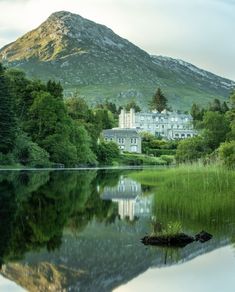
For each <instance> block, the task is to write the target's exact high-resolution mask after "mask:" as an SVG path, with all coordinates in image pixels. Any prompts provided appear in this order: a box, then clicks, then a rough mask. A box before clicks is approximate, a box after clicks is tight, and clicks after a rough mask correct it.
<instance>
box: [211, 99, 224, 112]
mask: <svg viewBox="0 0 235 292" xmlns="http://www.w3.org/2000/svg"><path fill="white" fill-rule="evenodd" d="M221 106H222V105H221V103H220V100H219V99H217V98H215V99H214V100H213V102H212V103H211V104H210V106H209V111H211V112H219V113H221V112H222V107H221Z"/></svg>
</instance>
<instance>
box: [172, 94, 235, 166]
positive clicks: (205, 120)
mask: <svg viewBox="0 0 235 292" xmlns="http://www.w3.org/2000/svg"><path fill="white" fill-rule="evenodd" d="M191 115H192V117H193V123H194V127H195V128H196V129H197V130H198V136H197V137H193V138H189V139H186V140H184V141H181V142H180V143H179V145H178V147H177V151H176V160H178V161H179V162H187V161H195V160H197V159H201V158H202V159H203V161H204V163H211V162H214V161H216V160H220V161H222V163H223V164H225V165H226V166H228V167H234V166H235V92H233V93H231V95H230V98H229V102H228V103H226V102H223V103H221V102H220V101H219V100H218V99H214V101H213V102H212V103H211V104H209V106H208V107H207V108H201V107H200V106H198V105H197V104H193V105H192V108H191Z"/></svg>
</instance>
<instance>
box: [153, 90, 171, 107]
mask: <svg viewBox="0 0 235 292" xmlns="http://www.w3.org/2000/svg"><path fill="white" fill-rule="evenodd" d="M167 102H168V101H167V98H166V97H165V95H164V94H163V92H162V90H161V89H160V88H158V89H157V91H156V93H155V94H154V96H153V98H152V100H151V102H150V108H151V109H152V110H154V109H156V110H157V111H159V112H162V111H163V110H164V109H167V108H168V106H167Z"/></svg>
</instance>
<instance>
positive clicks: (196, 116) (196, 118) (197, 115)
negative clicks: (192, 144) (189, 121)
mask: <svg viewBox="0 0 235 292" xmlns="http://www.w3.org/2000/svg"><path fill="white" fill-rule="evenodd" d="M204 113H205V110H204V109H201V108H200V107H199V105H197V104H195V103H194V104H193V105H192V107H191V110H190V114H191V116H192V118H193V125H194V127H197V125H198V124H199V122H201V121H202V120H203V116H204Z"/></svg>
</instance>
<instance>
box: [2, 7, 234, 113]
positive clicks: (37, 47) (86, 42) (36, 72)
mask: <svg viewBox="0 0 235 292" xmlns="http://www.w3.org/2000/svg"><path fill="white" fill-rule="evenodd" d="M0 61H2V62H4V63H5V64H7V65H8V66H16V67H19V68H21V69H23V70H25V71H26V72H27V74H28V76H30V77H33V78H40V79H43V80H48V79H55V80H58V81H61V83H62V84H63V85H64V87H65V94H66V95H69V94H70V93H71V92H74V91H75V90H77V89H79V91H80V92H81V93H82V94H84V95H86V97H87V98H88V99H89V100H90V101H91V102H101V101H103V100H105V99H106V98H110V99H112V100H113V101H115V102H116V103H118V104H123V103H125V102H127V100H130V99H133V98H136V99H137V100H138V102H139V103H140V104H141V105H142V106H144V107H146V106H147V104H148V101H149V99H150V98H151V96H152V95H153V93H154V91H155V89H156V88H157V87H161V88H162V89H163V90H164V91H165V93H166V95H167V96H168V97H169V100H170V102H171V104H172V105H173V106H175V107H177V108H188V107H189V106H190V105H191V103H192V102H193V101H196V102H200V103H207V102H208V101H210V100H211V99H212V98H214V97H218V98H222V99H224V98H226V97H227V96H228V93H229V91H230V90H231V88H232V87H233V86H234V83H233V82H232V81H230V80H227V79H224V78H221V77H218V76H216V75H213V74H211V73H208V72H206V71H203V70H200V69H198V68H196V67H194V66H193V65H191V64H188V63H185V62H183V61H180V60H174V59H170V58H165V57H156V56H150V55H149V54H148V53H146V52H145V51H143V50H141V49H140V48H138V47H137V46H135V45H133V44H132V43H130V42H129V41H127V40H125V39H123V38H121V37H119V36H118V35H116V34H115V33H114V32H113V31H112V30H111V29H109V28H107V27H106V26H104V25H100V24H97V23H94V22H92V21H90V20H87V19H85V18H82V17H81V16H79V15H76V14H72V13H69V12H65V11H61V12H56V13H53V14H52V15H51V16H50V17H49V18H48V19H47V20H46V21H45V22H44V23H43V24H42V25H40V26H39V27H38V28H36V29H35V30H33V31H31V32H29V33H27V34H25V35H24V36H22V37H21V38H19V39H18V40H16V41H15V42H13V43H11V44H9V45H7V46H5V47H4V48H2V49H1V50H0Z"/></svg>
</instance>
